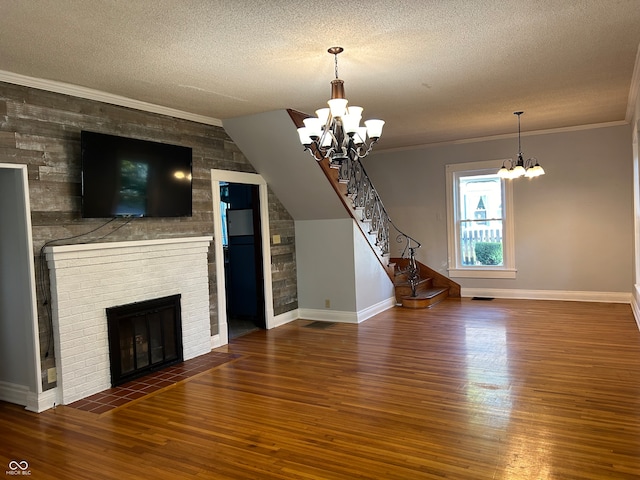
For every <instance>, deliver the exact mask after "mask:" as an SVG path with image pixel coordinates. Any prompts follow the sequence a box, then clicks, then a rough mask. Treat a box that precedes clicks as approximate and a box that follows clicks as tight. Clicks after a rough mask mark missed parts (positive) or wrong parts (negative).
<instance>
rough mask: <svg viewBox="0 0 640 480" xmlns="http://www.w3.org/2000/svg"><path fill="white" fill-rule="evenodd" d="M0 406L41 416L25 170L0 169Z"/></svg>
mask: <svg viewBox="0 0 640 480" xmlns="http://www.w3.org/2000/svg"><path fill="white" fill-rule="evenodd" d="M0 225H2V228H1V229H0V265H1V268H0V400H5V401H9V402H12V403H18V404H21V405H24V406H26V407H27V409H29V410H32V411H39V410H40V407H39V404H38V402H39V400H40V398H39V395H40V394H41V393H42V385H41V383H40V380H41V375H40V371H41V366H40V345H39V336H38V319H37V313H36V311H37V306H36V293H35V292H36V288H35V272H34V263H33V258H34V256H33V247H32V245H33V241H32V236H31V208H30V204H29V186H28V182H27V167H26V165H18V164H0Z"/></svg>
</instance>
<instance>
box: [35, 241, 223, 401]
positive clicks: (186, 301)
mask: <svg viewBox="0 0 640 480" xmlns="http://www.w3.org/2000/svg"><path fill="white" fill-rule="evenodd" d="M211 240H212V238H211V237H187V238H175V239H166V240H145V241H135V242H114V243H100V244H82V245H64V246H58V247H47V249H46V254H47V261H48V264H49V275H50V280H51V296H52V299H51V300H52V301H51V306H52V311H53V332H54V341H55V349H56V366H57V373H58V386H57V390H58V391H57V398H58V403H62V404H68V403H71V402H75V401H76V400H80V399H82V398H85V397H88V396H90V395H93V394H94V393H97V392H101V391H103V390H106V389H108V388H110V387H111V374H110V367H109V340H108V331H107V315H106V309H107V308H110V307H115V306H119V305H125V304H129V303H134V302H141V301H146V300H150V299H154V298H160V297H166V296H169V295H177V294H180V295H181V300H180V304H181V305H180V307H181V310H182V348H183V356H184V360H188V359H191V358H194V357H196V356H199V355H202V354H205V353H208V352H209V351H211V328H210V321H209V277H208V265H207V254H208V251H209V243H210V242H211Z"/></svg>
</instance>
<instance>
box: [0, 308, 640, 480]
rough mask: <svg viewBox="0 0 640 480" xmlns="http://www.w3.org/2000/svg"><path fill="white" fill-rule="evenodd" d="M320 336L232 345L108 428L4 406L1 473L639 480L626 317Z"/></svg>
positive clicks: (506, 316)
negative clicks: (217, 361)
mask: <svg viewBox="0 0 640 480" xmlns="http://www.w3.org/2000/svg"><path fill="white" fill-rule="evenodd" d="M316 327H317V324H314V323H313V322H310V321H305V320H298V321H295V322H293V323H291V324H288V325H285V326H282V327H279V328H276V329H273V330H270V331H264V330H260V331H256V332H253V333H250V334H247V335H244V336H242V337H239V338H237V339H236V340H233V341H232V342H231V344H230V345H229V346H228V347H225V349H222V350H223V351H228V352H230V353H233V354H234V355H236V357H235V358H234V360H233V361H231V362H228V363H225V364H222V365H219V366H216V367H215V368H213V369H211V370H208V371H206V372H204V373H200V374H199V375H197V376H195V377H192V378H190V379H188V380H185V381H182V382H179V383H177V384H175V385H173V386H169V387H167V388H165V389H163V390H160V391H157V392H154V393H153V394H152V395H149V396H146V397H143V398H141V399H138V400H136V401H134V402H131V403H128V404H126V405H124V406H121V407H118V408H116V409H114V410H111V411H109V412H106V413H103V414H96V413H90V412H85V411H81V410H78V409H75V408H70V407H66V406H60V407H58V408H56V409H55V410H49V411H47V412H44V413H41V414H34V413H30V412H27V411H25V410H24V409H22V407H19V406H15V405H10V404H7V403H0V463H1V464H2V468H0V474H1V473H2V472H1V470H2V469H4V470H5V471H6V474H7V477H9V475H10V474H11V473H12V472H13V471H12V470H11V468H12V467H13V469H14V470H16V468H19V467H17V463H19V462H27V463H28V469H29V471H30V472H31V478H34V479H46V480H50V479H51V480H52V479H56V480H59V479H82V480H85V479H89V478H91V479H124V478H126V479H138V478H144V479H178V478H187V479H196V478H198V479H205V478H212V479H306V480H308V479H354V478H370V479H385V480H386V479H402V480H407V479H423V478H424V479H442V478H448V479H457V480H466V479H469V480H483V479H487V480H488V479H535V480H546V479H574V480H575V479H638V478H640V332H639V331H638V328H637V326H636V324H635V321H634V318H633V315H632V312H631V308H630V307H629V305H622V304H601V303H579V302H555V301H523V300H493V301H482V302H480V301H473V300H470V299H462V300H456V299H449V300H446V301H444V302H443V303H441V304H439V305H437V306H436V307H434V308H432V309H429V310H409V309H401V308H395V309H392V310H389V311H387V312H385V313H383V314H380V315H378V316H376V317H374V318H371V319H369V320H367V321H366V322H364V323H362V324H360V325H354V324H339V323H336V324H332V325H329V326H327V327H326V328H316ZM11 462H14V463H11ZM10 465H11V467H10ZM21 465H22V466H24V465H25V463H21Z"/></svg>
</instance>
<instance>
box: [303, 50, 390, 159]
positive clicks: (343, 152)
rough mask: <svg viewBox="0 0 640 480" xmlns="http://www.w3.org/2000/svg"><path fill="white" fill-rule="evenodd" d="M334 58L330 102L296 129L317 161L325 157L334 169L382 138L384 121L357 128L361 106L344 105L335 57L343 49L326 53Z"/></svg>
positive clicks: (342, 84) (368, 122)
mask: <svg viewBox="0 0 640 480" xmlns="http://www.w3.org/2000/svg"><path fill="white" fill-rule="evenodd" d="M327 51H328V52H329V53H330V54H332V55H333V56H334V59H335V72H336V78H335V80H332V81H331V99H330V100H329V101H328V102H327V103H328V104H329V107H328V108H321V109H319V110H316V115H317V117H309V118H305V119H304V120H303V121H304V127H300V128H298V135H299V136H300V142H301V143H302V144H303V145H304V147H305V150H309V152H310V153H311V155H312V156H313V157H314V158H315V159H316V160H318V161H320V160H322V159H324V158H328V159H329V160H330V164H331V166H332V167H334V168H340V165H341V164H342V162H343V161H344V160H346V159H347V158H352V159H353V158H355V157H358V158H364V157H366V156H367V155H368V154H369V152H370V151H371V149H372V148H373V145H374V144H375V143H376V142H377V141H378V139H379V138H380V136H381V135H382V127H383V125H384V121H383V120H373V119H372V120H367V121H366V122H364V124H365V126H364V127H361V126H360V120H361V119H362V110H363V108H362V107H356V106H351V107H349V106H347V104H348V101H347V99H346V98H345V96H344V82H343V81H342V80H340V79H339V78H338V54H339V53H342V52H343V51H344V49H343V48H342V47H331V48H330V49H329V50H327Z"/></svg>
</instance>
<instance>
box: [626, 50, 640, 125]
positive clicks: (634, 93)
mask: <svg viewBox="0 0 640 480" xmlns="http://www.w3.org/2000/svg"><path fill="white" fill-rule="evenodd" d="M639 89H640V45H639V46H638V52H637V53H636V64H635V66H634V68H633V75H632V76H631V87H630V88H629V100H628V101H627V115H626V116H625V120H626V121H627V122H629V123H631V122H632V121H633V119H634V115H635V114H636V102H637V101H638V90H639Z"/></svg>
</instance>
